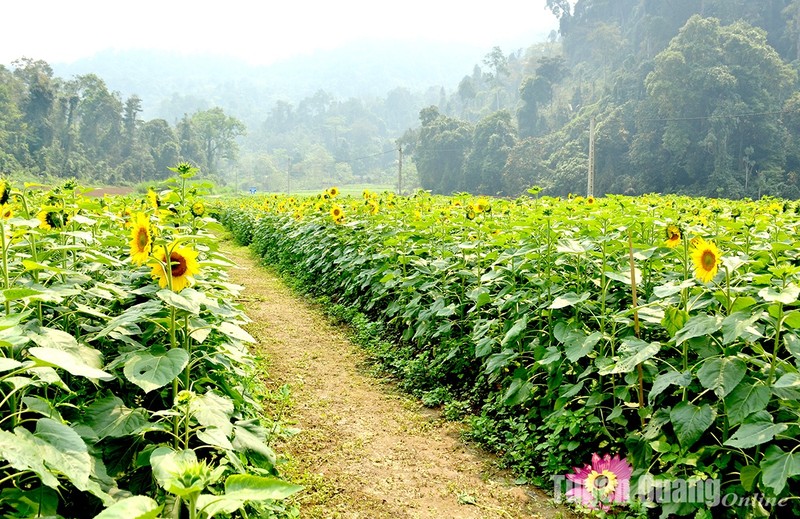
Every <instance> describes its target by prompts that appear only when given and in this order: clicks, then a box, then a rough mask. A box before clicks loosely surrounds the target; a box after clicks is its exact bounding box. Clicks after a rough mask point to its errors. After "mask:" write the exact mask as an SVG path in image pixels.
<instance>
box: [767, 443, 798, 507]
mask: <svg viewBox="0 0 800 519" xmlns="http://www.w3.org/2000/svg"><path fill="white" fill-rule="evenodd" d="M760 467H761V481H762V482H763V483H764V485H766V486H767V487H769V488H771V489H772V491H773V492H774V493H775V495H776V496H777V495H780V494H781V492H783V489H784V488H785V487H786V481H787V480H788V479H789V478H790V477H792V476H797V475H799V474H800V453H794V452H783V450H782V449H781V448H780V447H778V446H777V445H770V446H769V447H767V450H766V452H765V453H764V458H763V459H762V460H761V464H760Z"/></svg>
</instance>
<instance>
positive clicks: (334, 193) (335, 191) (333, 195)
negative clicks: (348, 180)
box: [328, 186, 339, 198]
mask: <svg viewBox="0 0 800 519" xmlns="http://www.w3.org/2000/svg"><path fill="white" fill-rule="evenodd" d="M338 194H339V188H338V187H336V186H334V187H332V188H330V189H328V195H330V197H331V198H336V196H337V195H338Z"/></svg>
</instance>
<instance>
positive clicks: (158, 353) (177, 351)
mask: <svg viewBox="0 0 800 519" xmlns="http://www.w3.org/2000/svg"><path fill="white" fill-rule="evenodd" d="M188 363H189V354H188V353H187V352H186V350H184V349H181V348H173V349H171V350H167V349H165V348H164V347H162V346H153V347H152V348H150V349H149V350H147V351H139V352H136V353H134V354H133V355H131V356H130V357H129V358H128V360H127V361H126V362H125V368H124V370H123V371H124V373H125V378H127V379H128V380H130V381H131V382H132V383H134V384H136V385H137V386H139V387H140V388H142V389H143V390H144V392H145V393H149V392H150V391H153V390H154V389H158V388H160V387H164V386H166V385H167V384H169V383H170V382H172V381H173V380H175V377H177V376H178V375H180V373H181V372H182V371H183V368H185V367H186V364H188Z"/></svg>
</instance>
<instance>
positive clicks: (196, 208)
mask: <svg viewBox="0 0 800 519" xmlns="http://www.w3.org/2000/svg"><path fill="white" fill-rule="evenodd" d="M191 212H192V216H194V217H196V218H200V217H201V216H203V215H204V214H206V206H205V204H203V202H200V201H199V200H198V201H197V202H195V203H193V204H192V208H191Z"/></svg>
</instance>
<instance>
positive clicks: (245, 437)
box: [233, 420, 276, 466]
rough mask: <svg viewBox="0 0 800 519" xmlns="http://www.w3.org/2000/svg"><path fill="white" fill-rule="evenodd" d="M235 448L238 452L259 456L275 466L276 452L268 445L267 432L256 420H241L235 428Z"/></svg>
mask: <svg viewBox="0 0 800 519" xmlns="http://www.w3.org/2000/svg"><path fill="white" fill-rule="evenodd" d="M233 434H234V436H233V446H234V448H235V449H236V450H240V451H249V452H250V453H252V454H258V455H259V456H261V457H262V458H263V460H264V461H266V462H268V463H269V464H270V465H272V466H274V465H275V463H276V456H275V451H273V450H272V448H270V446H269V445H267V444H266V437H267V431H266V430H265V429H264V428H263V427H261V426H260V425H258V423H257V421H255V420H240V421H238V422H236V423H235V424H234V426H233Z"/></svg>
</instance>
